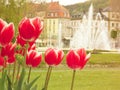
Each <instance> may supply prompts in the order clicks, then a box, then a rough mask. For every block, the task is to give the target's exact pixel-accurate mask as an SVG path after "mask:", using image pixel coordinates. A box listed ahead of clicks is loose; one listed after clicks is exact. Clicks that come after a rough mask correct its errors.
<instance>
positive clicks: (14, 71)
mask: <svg viewBox="0 0 120 90" xmlns="http://www.w3.org/2000/svg"><path fill="white" fill-rule="evenodd" d="M15 73H16V62H15V63H14V67H13V77H12V83H14V78H15Z"/></svg>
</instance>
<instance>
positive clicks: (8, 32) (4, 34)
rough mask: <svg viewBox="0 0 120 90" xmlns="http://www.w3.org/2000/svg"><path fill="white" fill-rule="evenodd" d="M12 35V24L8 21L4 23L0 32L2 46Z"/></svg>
mask: <svg viewBox="0 0 120 90" xmlns="http://www.w3.org/2000/svg"><path fill="white" fill-rule="evenodd" d="M13 36H14V25H13V23H10V24H9V25H6V26H5V27H4V28H3V29H2V31H1V33H0V43H1V45H2V46H6V45H7V44H8V43H9V42H10V41H11V40H12V38H13Z"/></svg>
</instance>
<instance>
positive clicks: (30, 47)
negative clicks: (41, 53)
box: [28, 43, 36, 51]
mask: <svg viewBox="0 0 120 90" xmlns="http://www.w3.org/2000/svg"><path fill="white" fill-rule="evenodd" d="M35 49H36V46H35V43H34V44H32V45H31V46H29V48H28V51H30V50H35Z"/></svg>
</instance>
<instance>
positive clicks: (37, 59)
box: [26, 50, 42, 67]
mask: <svg viewBox="0 0 120 90" xmlns="http://www.w3.org/2000/svg"><path fill="white" fill-rule="evenodd" d="M41 60H42V54H37V52H36V51H34V50H30V51H29V52H28V54H27V56H26V64H27V65H28V66H32V67H37V66H38V65H39V64H40V63H41Z"/></svg>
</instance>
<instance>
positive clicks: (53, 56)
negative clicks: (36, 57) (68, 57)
mask: <svg viewBox="0 0 120 90" xmlns="http://www.w3.org/2000/svg"><path fill="white" fill-rule="evenodd" d="M57 59H58V53H57V51H56V50H55V49H52V48H49V49H47V50H46V52H45V62H46V63H47V64H48V65H50V66H52V65H55V62H56V60H57Z"/></svg>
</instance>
